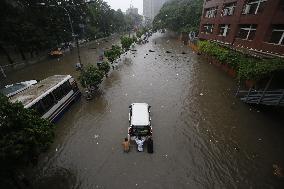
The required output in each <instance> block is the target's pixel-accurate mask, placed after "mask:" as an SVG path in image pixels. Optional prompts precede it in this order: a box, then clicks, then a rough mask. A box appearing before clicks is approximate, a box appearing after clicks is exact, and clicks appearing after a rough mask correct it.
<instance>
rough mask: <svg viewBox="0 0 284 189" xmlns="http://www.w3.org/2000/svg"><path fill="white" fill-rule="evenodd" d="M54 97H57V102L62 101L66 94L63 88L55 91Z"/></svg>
mask: <svg viewBox="0 0 284 189" xmlns="http://www.w3.org/2000/svg"><path fill="white" fill-rule="evenodd" d="M52 93H53V95H54V96H55V98H56V100H57V101H60V100H61V99H62V98H63V97H64V92H63V90H62V89H61V87H58V88H57V89H55V90H54V91H53V92H52Z"/></svg>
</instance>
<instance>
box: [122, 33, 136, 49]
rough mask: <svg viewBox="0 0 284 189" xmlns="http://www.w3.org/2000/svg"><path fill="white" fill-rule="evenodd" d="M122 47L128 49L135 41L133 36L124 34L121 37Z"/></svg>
mask: <svg viewBox="0 0 284 189" xmlns="http://www.w3.org/2000/svg"><path fill="white" fill-rule="evenodd" d="M120 41H121V45H122V49H123V50H124V51H128V50H129V48H130V47H131V45H132V44H133V43H134V40H133V38H130V37H125V36H122V37H121V38H120Z"/></svg>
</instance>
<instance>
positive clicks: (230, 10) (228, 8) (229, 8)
mask: <svg viewBox="0 0 284 189" xmlns="http://www.w3.org/2000/svg"><path fill="white" fill-rule="evenodd" d="M235 8H236V3H229V4H226V5H224V7H223V10H222V16H231V15H233V14H234V11H235Z"/></svg>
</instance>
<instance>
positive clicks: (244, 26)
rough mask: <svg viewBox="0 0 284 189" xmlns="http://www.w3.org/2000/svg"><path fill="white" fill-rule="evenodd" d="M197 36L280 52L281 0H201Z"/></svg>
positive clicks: (283, 35)
mask: <svg viewBox="0 0 284 189" xmlns="http://www.w3.org/2000/svg"><path fill="white" fill-rule="evenodd" d="M199 38H200V39H205V40H214V41H217V42H220V43H224V44H226V45H230V46H232V47H234V48H237V49H238V48H242V49H244V48H245V49H248V50H249V51H254V52H259V53H262V54H269V55H277V56H284V0H205V1H204V5H203V14H202V18H201V22H200V28H199Z"/></svg>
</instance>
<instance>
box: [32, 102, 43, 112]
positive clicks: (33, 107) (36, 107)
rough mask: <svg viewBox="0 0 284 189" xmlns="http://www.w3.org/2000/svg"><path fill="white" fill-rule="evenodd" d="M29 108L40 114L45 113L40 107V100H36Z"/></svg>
mask: <svg viewBox="0 0 284 189" xmlns="http://www.w3.org/2000/svg"><path fill="white" fill-rule="evenodd" d="M31 109H33V110H35V111H36V112H37V113H38V114H39V115H40V116H43V114H44V113H45V111H44V108H43V107H42V105H41V103H40V101H38V102H37V103H35V104H34V105H33V106H32V107H31Z"/></svg>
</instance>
